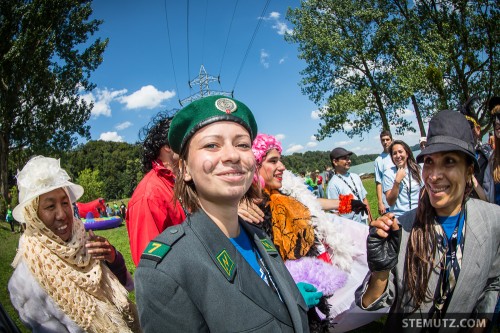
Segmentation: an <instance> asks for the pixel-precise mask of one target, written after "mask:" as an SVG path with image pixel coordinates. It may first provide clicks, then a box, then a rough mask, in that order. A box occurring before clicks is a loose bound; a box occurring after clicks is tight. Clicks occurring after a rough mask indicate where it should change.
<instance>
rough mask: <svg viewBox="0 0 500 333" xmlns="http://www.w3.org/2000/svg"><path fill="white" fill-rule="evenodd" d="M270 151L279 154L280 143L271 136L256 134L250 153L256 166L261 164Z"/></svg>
mask: <svg viewBox="0 0 500 333" xmlns="http://www.w3.org/2000/svg"><path fill="white" fill-rule="evenodd" d="M271 149H276V150H277V151H278V152H279V153H280V154H281V151H282V149H281V142H279V141H278V139H276V137H274V136H272V135H267V134H262V133H260V134H257V137H256V138H255V140H253V144H252V151H253V155H254V156H255V161H256V162H257V165H261V164H262V160H263V159H264V157H266V155H267V153H268V152H269V151H270V150H271Z"/></svg>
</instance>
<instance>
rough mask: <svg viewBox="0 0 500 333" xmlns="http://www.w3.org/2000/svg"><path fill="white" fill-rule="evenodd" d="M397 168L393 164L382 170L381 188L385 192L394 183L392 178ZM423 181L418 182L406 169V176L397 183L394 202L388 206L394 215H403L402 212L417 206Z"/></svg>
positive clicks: (394, 177)
mask: <svg viewBox="0 0 500 333" xmlns="http://www.w3.org/2000/svg"><path fill="white" fill-rule="evenodd" d="M397 171H398V170H397V168H396V167H395V166H393V167H392V168H390V169H387V170H385V172H384V181H383V184H382V189H383V191H384V193H385V192H387V191H389V190H390V189H392V186H393V185H394V180H395V179H396V172H397ZM422 186H423V183H419V182H418V181H417V180H416V179H415V178H414V177H413V176H412V175H411V172H410V171H409V170H408V169H406V176H405V177H404V178H403V180H402V181H401V184H399V194H398V198H397V199H396V203H395V204H394V205H393V206H391V207H390V209H391V213H394V215H395V216H396V217H399V216H400V215H403V214H404V213H406V212H408V211H410V210H412V209H415V208H417V205H418V196H419V193H420V189H421V188H422Z"/></svg>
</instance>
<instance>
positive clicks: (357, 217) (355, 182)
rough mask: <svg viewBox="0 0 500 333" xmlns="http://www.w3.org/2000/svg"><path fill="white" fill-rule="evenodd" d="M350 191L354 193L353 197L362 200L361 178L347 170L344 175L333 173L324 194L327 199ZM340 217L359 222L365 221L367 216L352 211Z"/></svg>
mask: <svg viewBox="0 0 500 333" xmlns="http://www.w3.org/2000/svg"><path fill="white" fill-rule="evenodd" d="M349 193H352V194H353V195H354V199H358V200H361V201H363V199H365V198H366V190H365V187H364V186H363V182H362V181H361V178H359V176H358V175H357V174H355V173H349V172H347V173H346V174H345V175H340V174H338V173H337V174H335V175H333V176H332V179H330V182H329V183H328V188H327V189H326V196H327V198H328V199H338V198H339V195H340V194H342V195H346V194H349ZM341 216H342V217H345V218H347V219H350V220H354V221H356V222H360V223H365V224H366V223H367V219H368V216H367V215H362V213H360V214H355V213H354V212H352V213H349V214H343V215H341Z"/></svg>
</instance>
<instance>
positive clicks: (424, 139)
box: [418, 136, 427, 143]
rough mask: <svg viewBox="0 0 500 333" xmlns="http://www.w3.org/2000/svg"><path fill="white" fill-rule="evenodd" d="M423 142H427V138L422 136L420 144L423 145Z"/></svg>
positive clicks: (419, 140)
mask: <svg viewBox="0 0 500 333" xmlns="http://www.w3.org/2000/svg"><path fill="white" fill-rule="evenodd" d="M422 142H427V137H425V136H421V137H420V139H418V143H422Z"/></svg>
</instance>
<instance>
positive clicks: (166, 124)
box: [139, 109, 178, 172]
mask: <svg viewBox="0 0 500 333" xmlns="http://www.w3.org/2000/svg"><path fill="white" fill-rule="evenodd" d="M177 111H178V110H177V109H174V110H167V111H161V112H159V113H158V114H156V116H154V117H153V118H152V119H151V121H150V122H149V124H147V125H146V126H144V127H143V128H141V130H140V131H139V140H140V141H141V142H142V168H143V170H144V172H149V170H151V168H152V162H153V161H154V160H156V159H157V158H158V156H159V155H160V149H161V147H163V146H165V145H167V146H169V144H168V131H169V129H170V123H171V122H172V118H173V117H174V114H175V113H176V112H177Z"/></svg>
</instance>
